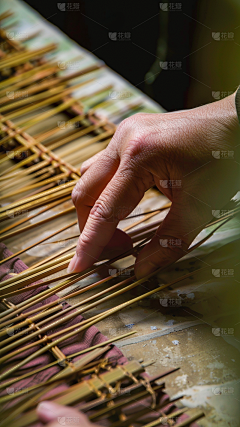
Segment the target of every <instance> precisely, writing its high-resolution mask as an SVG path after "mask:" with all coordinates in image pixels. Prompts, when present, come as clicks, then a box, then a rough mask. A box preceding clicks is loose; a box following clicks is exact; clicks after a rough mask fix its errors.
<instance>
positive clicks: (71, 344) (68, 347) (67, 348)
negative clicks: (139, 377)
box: [0, 243, 197, 427]
mask: <svg viewBox="0 0 240 427" xmlns="http://www.w3.org/2000/svg"><path fill="white" fill-rule="evenodd" d="M10 255H12V254H11V252H10V251H9V250H8V249H7V248H6V246H5V245H4V244H3V243H0V259H3V258H7V257H9V256H10ZM26 268H27V266H26V265H25V264H24V263H23V262H22V261H21V260H20V259H19V258H17V257H16V258H13V259H12V260H10V261H8V262H6V263H4V264H3V265H1V267H0V281H2V280H6V279H8V278H9V277H11V276H10V275H9V273H10V272H13V271H14V272H15V273H20V272H21V271H23V270H25V269H26ZM47 288H48V287H47V286H45V285H41V282H39V287H38V288H36V289H33V290H30V291H27V292H24V293H21V294H19V295H16V296H14V297H12V298H11V299H10V301H11V302H12V303H13V304H18V303H20V302H22V301H24V300H25V299H27V298H29V297H32V296H34V295H37V294H40V293H41V292H43V291H44V290H46V289H47ZM56 299H58V296H57V295H53V296H51V297H49V298H46V299H45V300H44V301H42V302H41V303H39V304H38V306H41V305H44V304H46V303H48V302H52V301H55V300H56ZM36 307H37V305H35V306H32V307H31V308H30V309H28V310H26V311H23V313H25V312H28V311H29V310H32V309H34V308H36ZM67 307H69V305H68V304H67V303H66V304H65V306H64V308H67ZM63 311H64V310H63ZM83 319H84V318H83V317H82V316H80V315H78V316H76V317H75V318H74V319H72V320H71V321H69V322H67V323H65V324H64V325H63V326H64V327H68V326H71V325H74V324H76V323H79V322H81V321H82V320H83ZM61 328H62V325H60V327H59V328H55V329H54V332H56V331H57V330H59V329H61ZM52 333H53V330H51V331H48V335H50V334H52ZM104 341H107V337H106V336H104V335H103V334H101V332H99V330H98V329H97V328H96V326H91V327H90V328H88V329H87V330H86V331H85V332H84V334H81V335H79V334H77V335H75V336H74V337H72V338H70V339H68V340H65V341H64V342H63V343H61V344H60V345H59V348H60V349H61V351H62V352H63V353H64V354H65V355H66V356H68V355H70V354H72V353H76V352H79V351H81V350H83V349H86V348H88V347H90V346H93V345H95V344H98V343H101V342H104ZM30 342H32V341H29V343H30ZM39 348H40V346H38V345H37V344H36V346H35V347H34V348H30V349H29V350H26V351H24V347H23V351H22V352H21V353H20V354H19V355H18V356H15V357H14V358H12V359H10V360H9V361H8V363H7V364H5V366H3V367H1V369H0V372H1V373H2V372H4V371H6V370H8V369H10V368H11V366H13V365H14V364H15V363H16V362H17V361H21V360H22V359H23V358H25V357H27V356H28V355H29V354H31V353H32V352H33V350H34V351H36V350H37V349H39ZM81 357H83V355H80V356H77V357H74V359H73V361H76V360H78V359H80V358H81ZM104 357H107V358H108V359H110V360H111V361H112V363H113V365H115V364H116V363H118V364H125V363H127V358H126V357H125V356H124V355H123V354H122V352H121V351H120V350H119V349H118V348H117V347H116V346H115V345H112V346H111V349H110V350H109V351H108V352H107V353H106V354H105V355H104ZM53 361H55V358H54V356H52V354H51V353H50V352H49V351H48V352H46V353H44V354H43V355H41V356H39V357H37V358H36V359H34V360H33V361H31V362H29V363H27V364H26V365H24V366H23V367H22V368H20V369H19V370H18V372H17V374H15V376H14V377H9V378H7V379H6V381H8V380H9V379H10V378H16V377H17V376H20V375H23V374H25V373H28V372H31V370H35V369H38V368H40V367H41V366H43V365H47V364H49V363H51V362H53ZM61 370H62V368H61V367H60V366H58V365H55V366H52V367H50V368H48V369H45V370H44V371H42V372H39V373H37V374H35V375H32V376H29V377H28V378H26V379H24V380H22V381H17V382H15V383H14V384H13V385H11V386H10V387H11V388H13V390H15V391H17V390H20V389H27V388H29V387H31V386H33V385H35V384H38V383H40V382H43V381H46V380H47V379H49V378H51V377H52V376H53V375H55V374H56V373H58V372H59V371H61ZM67 387H68V386H67V384H63V385H61V386H58V387H56V388H55V389H54V393H55V392H58V391H62V390H64V389H65V388H67ZM6 393H7V391H6V390H4V391H3V392H2V393H1V395H4V394H6ZM52 393H53V392H51V393H50V394H52ZM47 396H49V395H48V394H46V396H45V397H47ZM168 399H169V396H168V395H167V394H166V393H163V392H159V393H158V398H157V401H158V403H161V406H162V405H163V404H164V402H166V404H167V401H168ZM12 403H13V401H11V402H10V403H8V404H7V406H6V407H9V406H10V405H12ZM14 403H15V401H14ZM149 404H151V398H150V397H149V398H147V399H144V400H143V401H142V402H141V403H137V404H134V405H131V406H129V407H128V408H127V409H126V414H127V413H129V414H134V412H135V411H138V410H141V409H143V408H146V405H149ZM177 409H178V408H177V407H176V406H175V405H174V404H170V405H169V404H168V405H166V406H165V408H164V413H166V414H168V413H170V412H172V411H175V410H177ZM159 416H160V413H159V412H157V411H153V412H151V413H150V414H148V415H147V417H146V416H145V417H143V420H144V423H146V422H150V421H152V420H154V419H156V417H159ZM186 418H187V416H186V415H185V414H183V415H181V417H179V418H178V422H180V421H183V420H184V419H186ZM98 424H102V422H98ZM39 425H41V424H39ZM191 427H197V424H195V423H192V424H191Z"/></svg>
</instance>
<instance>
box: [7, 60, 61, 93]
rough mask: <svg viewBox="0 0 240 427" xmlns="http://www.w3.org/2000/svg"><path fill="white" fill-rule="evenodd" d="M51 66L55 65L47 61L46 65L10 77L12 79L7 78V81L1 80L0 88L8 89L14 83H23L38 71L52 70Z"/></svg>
mask: <svg viewBox="0 0 240 427" xmlns="http://www.w3.org/2000/svg"><path fill="white" fill-rule="evenodd" d="M53 66H56V63H54V62H51V61H49V62H47V63H44V64H41V65H38V66H36V67H34V68H32V69H31V70H27V71H24V72H22V73H21V74H16V75H15V76H12V77H9V78H8V79H5V80H2V81H1V82H0V88H2V87H9V88H10V87H11V85H12V84H15V83H16V82H19V81H24V80H25V79H26V78H28V77H29V76H32V75H34V74H36V73H37V72H39V71H42V70H45V69H48V68H52V67H53Z"/></svg>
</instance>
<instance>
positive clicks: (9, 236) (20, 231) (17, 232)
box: [0, 202, 76, 241]
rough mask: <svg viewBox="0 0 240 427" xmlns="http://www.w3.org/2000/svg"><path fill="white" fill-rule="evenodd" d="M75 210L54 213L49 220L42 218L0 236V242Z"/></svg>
mask: <svg viewBox="0 0 240 427" xmlns="http://www.w3.org/2000/svg"><path fill="white" fill-rule="evenodd" d="M56 204H57V203H56V202H55V203H54V205H55V206H56ZM48 209H49V208H48ZM75 210H76V209H75V207H74V206H72V207H70V208H67V209H64V210H63V211H61V212H58V213H56V214H55V215H53V216H51V217H49V218H44V219H42V220H41V221H39V222H36V223H34V224H30V225H28V226H26V227H22V228H19V229H18V230H15V231H12V232H11V233H6V234H3V235H2V236H0V241H1V240H6V239H10V238H11V237H13V236H16V235H18V234H20V233H23V232H24V233H25V232H27V231H29V230H32V229H33V228H35V227H38V226H40V225H43V224H46V223H47V222H49V221H52V220H55V219H57V218H60V217H61V216H63V215H67V214H69V213H71V212H74V211H75Z"/></svg>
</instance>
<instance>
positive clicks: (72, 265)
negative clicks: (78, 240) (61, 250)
mask: <svg viewBox="0 0 240 427" xmlns="http://www.w3.org/2000/svg"><path fill="white" fill-rule="evenodd" d="M77 261H78V257H77V254H75V255H74V257H73V258H72V259H71V261H70V263H69V265H68V268H67V272H68V273H73V272H74V271H75V268H76V265H77Z"/></svg>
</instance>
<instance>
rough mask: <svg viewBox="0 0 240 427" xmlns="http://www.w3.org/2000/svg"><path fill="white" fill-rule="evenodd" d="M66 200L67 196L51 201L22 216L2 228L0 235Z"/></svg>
mask: <svg viewBox="0 0 240 427" xmlns="http://www.w3.org/2000/svg"><path fill="white" fill-rule="evenodd" d="M67 200H70V199H69V197H65V199H63V200H61V201H59V200H57V201H56V202H53V203H50V204H49V205H47V206H46V207H45V208H43V209H41V210H40V211H39V212H35V213H33V214H32V215H30V216H28V217H27V218H23V219H20V220H19V221H16V222H15V223H14V224H11V225H9V226H7V227H5V228H3V229H2V230H0V236H1V234H4V233H6V232H7V231H9V230H12V229H13V228H15V227H17V226H19V225H21V224H23V223H25V222H27V221H29V220H30V219H33V218H36V216H39V215H41V214H42V213H44V212H47V211H48V210H50V209H52V208H54V207H56V206H58V205H60V204H61V203H64V202H66V201H67ZM1 239H2V238H1Z"/></svg>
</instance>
